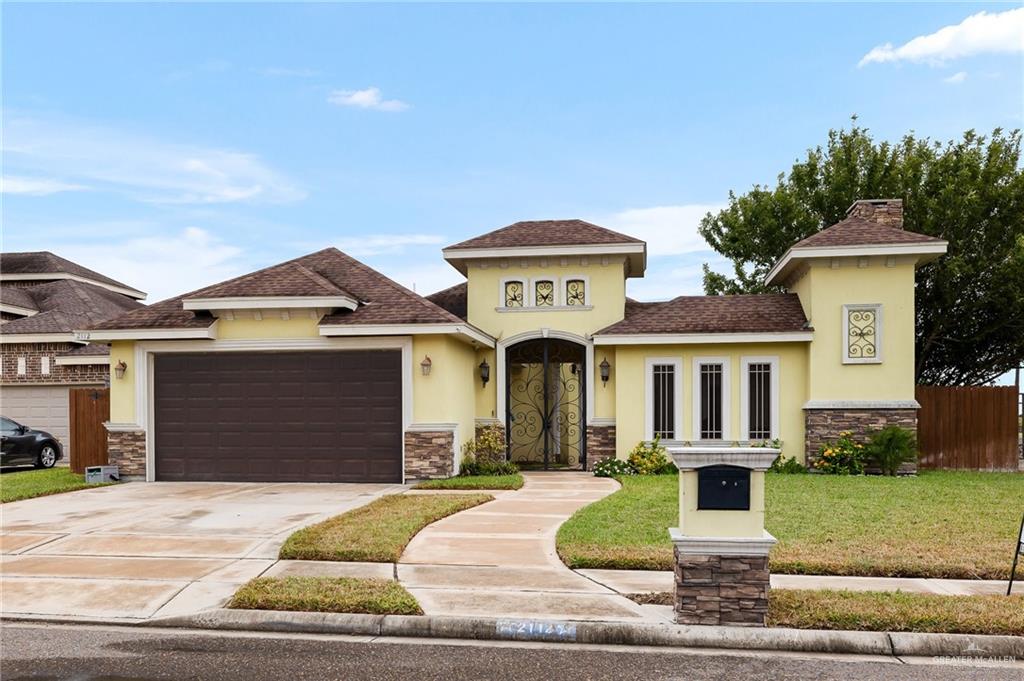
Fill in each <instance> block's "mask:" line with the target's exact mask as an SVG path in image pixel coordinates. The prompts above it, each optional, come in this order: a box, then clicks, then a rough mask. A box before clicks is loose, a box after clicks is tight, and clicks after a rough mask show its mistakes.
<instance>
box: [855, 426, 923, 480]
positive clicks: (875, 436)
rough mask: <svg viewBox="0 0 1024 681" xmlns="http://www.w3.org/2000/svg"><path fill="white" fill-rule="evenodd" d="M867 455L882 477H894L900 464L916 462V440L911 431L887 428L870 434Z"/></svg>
mask: <svg viewBox="0 0 1024 681" xmlns="http://www.w3.org/2000/svg"><path fill="white" fill-rule="evenodd" d="M867 453H868V456H869V457H870V458H871V460H872V461H873V462H874V463H875V464H877V465H878V467H879V468H880V469H882V475H896V472H897V471H898V470H899V468H900V464H902V463H906V462H909V461H917V438H916V437H915V436H914V432H913V431H911V430H907V429H906V428H900V427H899V426H887V427H885V428H883V429H881V430H876V431H874V432H873V433H872V435H871V440H870V441H869V442H868V446H867Z"/></svg>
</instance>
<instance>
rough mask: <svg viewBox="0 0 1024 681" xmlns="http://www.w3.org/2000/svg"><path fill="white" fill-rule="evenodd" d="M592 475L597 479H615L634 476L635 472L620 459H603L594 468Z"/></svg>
mask: <svg viewBox="0 0 1024 681" xmlns="http://www.w3.org/2000/svg"><path fill="white" fill-rule="evenodd" d="M594 475H595V476H597V477H599V478H617V477H619V476H622V475H636V471H635V470H633V467H632V466H630V465H629V463H628V462H626V461H623V460H622V459H605V460H604V461H601V462H600V463H598V464H597V465H596V466H594Z"/></svg>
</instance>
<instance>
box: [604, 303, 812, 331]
mask: <svg viewBox="0 0 1024 681" xmlns="http://www.w3.org/2000/svg"><path fill="white" fill-rule="evenodd" d="M806 330H807V318H806V317H804V311H803V308H802V307H800V299H799V298H797V296H796V294H793V293H782V294H762V295H739V296H680V297H678V298H673V299H672V300H669V301H667V302H664V303H646V304H645V303H636V302H635V301H634V302H633V304H632V305H630V304H627V305H626V317H625V319H623V320H622V321H621V322H617V323H615V324H612V325H611V326H608V327H605V328H603V329H601V330H600V331H598V332H597V333H596V334H594V335H606V334H630V335H634V334H690V333H781V332H787V331H806Z"/></svg>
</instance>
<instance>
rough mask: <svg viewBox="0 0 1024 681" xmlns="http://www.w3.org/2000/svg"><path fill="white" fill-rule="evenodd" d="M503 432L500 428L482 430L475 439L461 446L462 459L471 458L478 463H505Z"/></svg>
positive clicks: (489, 427)
mask: <svg viewBox="0 0 1024 681" xmlns="http://www.w3.org/2000/svg"><path fill="white" fill-rule="evenodd" d="M505 451H506V449H505V431H503V430H502V428H501V426H496V425H495V426H487V427H486V428H482V429H481V430H480V432H479V433H478V434H477V436H476V437H475V438H473V439H472V440H470V441H468V442H466V443H465V444H464V445H462V457H463V459H467V458H472V459H473V460H475V461H478V462H480V463H484V462H489V463H498V462H503V461H505Z"/></svg>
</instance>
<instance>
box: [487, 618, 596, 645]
mask: <svg viewBox="0 0 1024 681" xmlns="http://www.w3.org/2000/svg"><path fill="white" fill-rule="evenodd" d="M494 627H495V631H496V633H497V634H498V636H500V637H501V638H511V639H526V640H534V641H536V640H537V639H543V640H545V641H575V640H576V625H575V624H574V623H572V622H543V621H539V620H498V622H497V623H496V624H495V625H494Z"/></svg>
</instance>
